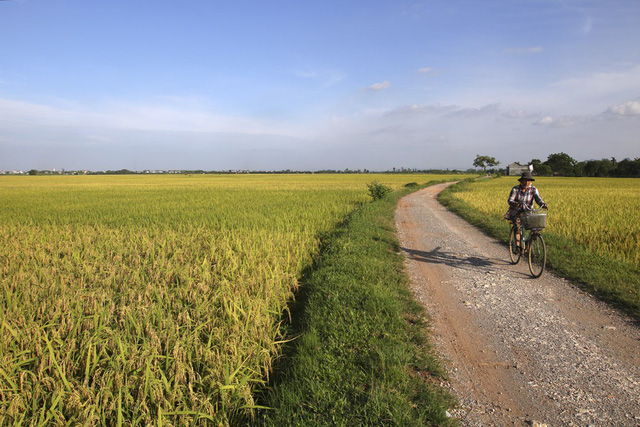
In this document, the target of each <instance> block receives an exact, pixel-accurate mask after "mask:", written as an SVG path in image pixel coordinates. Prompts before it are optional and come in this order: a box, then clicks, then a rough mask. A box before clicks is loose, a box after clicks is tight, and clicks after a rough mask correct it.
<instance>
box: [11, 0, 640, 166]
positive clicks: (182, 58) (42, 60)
mask: <svg viewBox="0 0 640 427" xmlns="http://www.w3.org/2000/svg"><path fill="white" fill-rule="evenodd" d="M560 151H563V152H566V153H568V154H570V155H571V156H573V157H574V158H576V159H578V160H586V159H592V158H597V159H599V158H603V157H611V156H615V157H617V158H620V159H621V158H625V157H631V158H635V157H638V156H640V2H638V1H637V0H628V1H617V0H608V1H606V2H605V1H590V0H585V1H578V0H562V1H551V0H549V1H547V0H504V1H502V0H501V1H498V0H486V1H471V0H468V1H467V0H464V1H452V0H434V1H415V0H414V1H404V0H393V1H381V0H370V1H345V0H342V1H334V0H324V1H322V2H317V1H305V2H297V1H284V0H275V1H270V2H263V1H248V0H240V1H235V2H219V1H204V0H193V1H190V2H176V1H164V0H156V1H153V2H152V1H148V0H139V1H133V2H131V1H121V0H112V1H108V2H88V1H80V0H46V1H45V0H9V1H0V170H2V169H5V170H12V169H31V168H36V169H51V168H56V169H62V168H65V169H92V170H100V169H120V168H128V169H138V170H142V169H206V170H213V169H217V170H221V169H324V168H334V169H343V168H347V167H348V168H352V169H358V168H362V169H364V168H366V169H372V170H378V169H391V168H392V167H398V168H399V167H408V168H462V169H466V168H468V167H471V166H472V162H473V159H474V158H475V156H476V155H477V154H482V155H490V156H494V157H496V158H497V159H498V160H500V161H501V163H502V164H503V165H506V164H508V163H511V162H512V161H522V162H524V161H529V160H530V159H532V158H539V159H542V160H545V159H546V157H547V156H548V155H549V154H551V153H557V152H560Z"/></svg>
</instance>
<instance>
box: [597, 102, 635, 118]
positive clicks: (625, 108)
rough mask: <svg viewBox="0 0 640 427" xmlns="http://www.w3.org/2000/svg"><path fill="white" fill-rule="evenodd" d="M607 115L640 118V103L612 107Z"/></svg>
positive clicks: (627, 103)
mask: <svg viewBox="0 0 640 427" xmlns="http://www.w3.org/2000/svg"><path fill="white" fill-rule="evenodd" d="M605 113H608V114H616V115H619V116H640V101H628V102H625V103H623V104H618V105H612V106H611V107H609V108H608V109H607V111H605Z"/></svg>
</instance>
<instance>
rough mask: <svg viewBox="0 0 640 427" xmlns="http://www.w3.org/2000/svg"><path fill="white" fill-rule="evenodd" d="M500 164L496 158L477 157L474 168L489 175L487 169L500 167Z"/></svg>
mask: <svg viewBox="0 0 640 427" xmlns="http://www.w3.org/2000/svg"><path fill="white" fill-rule="evenodd" d="M499 164H500V162H499V161H497V160H496V158H495V157H489V156H481V155H480V154H478V155H476V159H475V160H474V161H473V166H475V167H477V168H482V170H484V173H487V167H493V166H497V165H499Z"/></svg>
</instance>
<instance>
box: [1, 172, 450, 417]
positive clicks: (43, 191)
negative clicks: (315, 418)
mask: <svg viewBox="0 0 640 427" xmlns="http://www.w3.org/2000/svg"><path fill="white" fill-rule="evenodd" d="M434 178H435V179H442V177H441V176H436V177H434V176H424V175H410V176H398V175H378V176H374V175H318V176H314V175H286V176H282V175H279V176H276V175H247V176H226V175H198V176H195V175H194V176H182V175H178V176H106V177H100V176H87V177H84V176H83V177H66V176H61V177H0V301H1V303H2V310H0V316H1V317H0V424H1V425H6V424H20V423H25V424H28V425H36V424H37V425H40V424H43V425H46V424H75V425H86V424H120V423H121V422H122V421H123V420H126V421H127V422H128V423H130V424H133V425H149V424H158V425H159V424H163V423H164V424H168V425H172V424H174V425H189V424H192V423H194V422H197V421H198V420H200V421H201V422H207V421H213V422H215V423H222V424H228V423H233V422H237V421H238V420H241V419H245V417H246V416H248V414H250V413H251V409H252V406H253V405H254V404H255V402H254V400H253V396H252V389H253V388H254V386H255V384H256V383H260V382H262V381H263V380H264V379H265V378H266V376H267V375H268V372H269V368H270V366H271V363H272V360H273V357H274V356H275V355H276V354H277V351H278V347H279V345H280V341H281V340H282V336H281V333H280V328H279V322H280V318H281V314H282V312H283V310H286V304H287V301H288V300H290V299H291V297H292V295H293V292H294V291H295V289H296V288H297V286H298V282H297V279H298V277H299V275H300V273H301V272H302V270H303V268H304V267H305V266H307V265H309V264H310V262H311V259H312V257H313V256H314V255H315V254H316V252H317V249H318V236H319V235H320V234H321V233H322V232H323V231H326V230H329V229H331V228H332V227H334V226H335V225H336V224H337V223H338V222H339V221H341V220H342V219H343V218H344V217H345V216H346V215H347V214H348V213H349V212H350V211H351V210H352V209H354V207H355V206H357V205H358V204H360V203H363V202H365V201H367V200H368V199H369V198H368V196H367V194H366V186H365V183H367V182H370V181H372V180H378V181H380V182H381V183H383V184H386V185H390V186H393V187H396V188H397V187H400V186H401V185H403V184H405V183H407V182H410V181H418V182H425V181H427V180H429V179H434Z"/></svg>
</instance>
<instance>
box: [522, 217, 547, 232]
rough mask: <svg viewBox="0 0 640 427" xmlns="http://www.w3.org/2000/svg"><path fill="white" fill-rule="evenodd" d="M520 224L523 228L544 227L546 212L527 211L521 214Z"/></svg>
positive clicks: (545, 224)
mask: <svg viewBox="0 0 640 427" xmlns="http://www.w3.org/2000/svg"><path fill="white" fill-rule="evenodd" d="M522 225H524V228H525V230H532V229H539V228H545V227H546V226H547V214H546V213H528V214H524V215H522Z"/></svg>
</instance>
